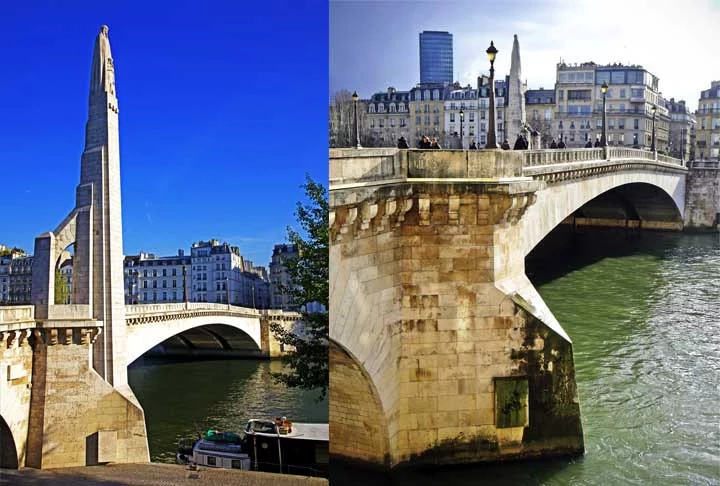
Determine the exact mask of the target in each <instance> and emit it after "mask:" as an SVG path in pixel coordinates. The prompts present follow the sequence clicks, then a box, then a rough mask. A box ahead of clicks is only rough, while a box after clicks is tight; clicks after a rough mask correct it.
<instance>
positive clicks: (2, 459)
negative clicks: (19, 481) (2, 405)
mask: <svg viewBox="0 0 720 486" xmlns="http://www.w3.org/2000/svg"><path fill="white" fill-rule="evenodd" d="M0 468H5V469H17V468H18V456H17V449H16V448H15V441H14V440H13V435H12V431H11V430H10V427H9V426H8V424H7V422H5V419H4V418H3V417H1V416H0Z"/></svg>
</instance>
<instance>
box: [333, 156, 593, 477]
mask: <svg viewBox="0 0 720 486" xmlns="http://www.w3.org/2000/svg"><path fill="white" fill-rule="evenodd" d="M333 152H334V151H331V191H330V206H331V216H330V223H331V231H330V234H331V236H330V237H331V247H330V262H331V263H330V268H331V276H330V279H331V281H330V315H331V319H332V321H331V326H330V338H331V341H333V342H335V343H336V347H337V348H340V349H342V348H344V349H345V350H347V353H345V354H343V353H340V352H335V353H331V354H330V380H331V386H330V390H331V394H332V396H331V409H330V423H331V424H332V425H331V438H330V444H331V446H330V447H331V454H332V455H333V457H335V458H336V459H342V460H346V461H350V462H360V463H364V464H367V465H373V466H379V467H386V466H389V467H402V466H406V465H412V466H418V465H445V464H458V463H469V462H480V461H497V460H505V459H510V458H521V457H529V456H545V455H552V454H581V453H582V452H583V438H582V428H581V424H580V416H579V405H578V399H577V390H576V388H575V379H574V366H573V361H572V345H571V343H570V342H569V339H568V338H567V335H565V333H564V331H562V328H561V327H560V326H559V324H558V323H557V321H555V320H554V318H553V317H552V314H551V313H550V312H549V310H547V308H546V307H545V305H544V303H542V299H540V297H539V295H537V292H535V290H534V288H532V285H531V284H530V282H529V281H528V280H527V278H526V277H525V275H524V257H525V255H524V252H523V250H522V247H523V245H522V244H520V243H519V242H518V241H517V239H518V238H520V236H521V235H520V232H519V229H518V224H517V223H518V221H519V220H520V219H521V218H522V216H523V214H524V212H525V210H526V208H527V207H528V206H530V205H532V204H533V202H534V200H535V192H536V191H537V190H538V188H539V187H540V184H539V183H537V182H535V181H533V180H532V179H530V178H524V177H522V176H521V173H520V172H521V170H522V159H521V157H522V156H521V154H518V153H509V152H500V151H497V152H493V151H484V152H479V153H473V152H451V153H449V154H448V153H443V154H442V156H443V158H444V159H441V158H440V157H438V155H437V153H436V154H433V153H428V152H425V153H419V154H413V155H414V156H416V157H418V158H419V160H410V159H408V158H407V152H403V151H401V152H400V153H393V151H376V150H373V151H362V152H357V151H342V153H335V154H333ZM338 152H339V151H338ZM333 155H339V156H341V157H342V161H341V162H340V163H342V164H344V165H343V166H342V167H338V166H333V160H332V157H333ZM360 167H364V168H365V169H366V171H365V173H366V174H368V173H372V172H373V171H377V172H375V176H373V177H370V178H369V179H365V180H360V181H358V179H362V177H360V178H358V177H357V176H354V177H353V179H354V180H353V181H352V182H350V183H348V182H349V180H348V179H350V178H346V179H345V180H343V177H342V176H343V171H344V170H345V169H347V170H349V171H355V172H356V174H357V171H358V168H360ZM334 169H335V170H334ZM473 171H475V174H474V175H475V177H472V178H471V177H468V174H469V173H471V172H473ZM484 171H487V172H489V174H485V173H483V172H484ZM345 174H347V172H345ZM403 174H404V177H402V178H401V177H398V176H402V175H403ZM333 175H335V176H339V177H337V178H336V181H335V184H334V187H333V180H332V177H333ZM413 175H415V177H412V176H413ZM433 175H434V176H436V177H432V176H433ZM438 175H439V176H440V177H437V176H438ZM463 176H464V179H462V180H457V178H460V177H463ZM384 178H385V179H387V182H385V181H383V180H382V179H384ZM373 179H374V180H373ZM448 179H455V180H448ZM346 355H347V356H352V357H354V360H355V361H356V362H355V363H354V364H356V367H360V368H361V369H362V373H361V374H358V371H357V370H356V369H355V370H354V371H353V369H354V368H353V363H352V360H348V359H347V356H346ZM361 375H362V376H365V377H366V378H367V380H365V381H366V382H365V381H364V380H362V379H359V377H360V376H361ZM352 376H355V377H356V378H355V379H352ZM369 391H373V392H374V393H376V395H377V396H376V397H375V396H373V394H369ZM361 395H365V396H366V398H365V399H363V400H361V399H360V398H359V397H360V396H361ZM368 395H370V396H368ZM374 402H377V403H378V406H377V407H372V406H369V405H359V404H361V403H363V404H372V403H374ZM373 413H374V414H375V416H374V417H373V416H372V414H373ZM378 435H379V437H374V436H378ZM371 436H372V438H371ZM359 437H362V439H361V440H360V442H361V443H362V444H365V445H367V446H369V447H365V446H363V447H359V446H350V445H351V444H357V443H358V438H359ZM385 442H386V443H387V453H386V454H383V453H382V451H383V449H382V447H380V446H379V445H378V444H383V443H385Z"/></svg>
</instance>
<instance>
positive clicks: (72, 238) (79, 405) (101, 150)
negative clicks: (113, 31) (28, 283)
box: [25, 25, 150, 468]
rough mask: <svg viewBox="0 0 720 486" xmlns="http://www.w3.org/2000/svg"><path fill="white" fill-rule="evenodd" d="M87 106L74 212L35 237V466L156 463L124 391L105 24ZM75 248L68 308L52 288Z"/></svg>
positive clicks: (113, 116) (114, 129)
mask: <svg viewBox="0 0 720 486" xmlns="http://www.w3.org/2000/svg"><path fill="white" fill-rule="evenodd" d="M88 105H89V109H88V120H87V124H86V125H85V149H84V151H83V153H82V157H81V161H80V184H78V186H77V189H76V190H75V207H74V208H73V210H72V211H71V212H70V214H69V215H68V216H67V217H66V218H65V219H64V220H63V222H62V223H60V224H59V225H58V227H57V228H55V230H54V231H51V232H47V233H45V234H42V235H40V236H38V237H37V238H35V258H34V259H33V285H32V302H33V304H34V305H35V320H36V321H37V326H36V328H35V329H34V330H33V333H32V346H33V358H32V359H33V364H32V391H31V397H30V407H29V410H30V413H29V418H28V434H27V449H26V454H25V465H26V466H29V467H36V468H53V467H71V466H83V465H93V464H103V463H107V462H147V461H149V460H150V457H149V451H148V443H147V430H146V427H145V414H144V412H143V409H142V407H141V406H140V404H139V403H138V401H137V399H136V398H135V395H134V394H133V392H132V390H131V389H130V387H129V386H128V382H127V364H128V363H127V359H126V351H125V347H126V330H125V326H126V322H125V299H124V282H123V252H122V248H123V246H122V219H121V205H120V150H119V138H118V101H117V97H116V95H115V67H114V64H113V59H112V53H111V51H110V42H109V40H108V28H107V26H105V25H103V26H102V27H101V28H100V32H99V33H98V35H97V37H96V39H95V49H94V52H93V59H92V68H91V71H90V97H89V99H88ZM71 248H74V259H73V284H72V292H71V294H70V295H71V301H70V303H67V302H66V301H64V300H63V297H62V295H61V294H63V293H62V292H59V293H58V294H57V295H56V293H55V282H56V279H57V281H58V282H62V279H61V278H59V274H58V268H59V265H60V263H61V262H62V261H63V260H64V259H65V258H67V255H68V250H69V249H71ZM56 299H57V300H56ZM61 300H62V301H61Z"/></svg>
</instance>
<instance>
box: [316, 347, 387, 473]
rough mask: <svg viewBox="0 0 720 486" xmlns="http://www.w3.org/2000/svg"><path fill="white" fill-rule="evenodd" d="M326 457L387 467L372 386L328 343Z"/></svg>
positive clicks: (382, 428)
mask: <svg viewBox="0 0 720 486" xmlns="http://www.w3.org/2000/svg"><path fill="white" fill-rule="evenodd" d="M329 359H330V405H329V407H330V410H329V412H330V413H329V415H330V424H331V425H330V454H331V455H332V456H333V457H334V458H336V459H343V460H346V461H350V462H362V463H365V464H367V463H370V465H372V466H376V467H387V466H389V462H390V459H389V445H388V435H389V434H388V428H387V420H386V418H385V413H384V412H383V408H382V404H381V403H380V399H379V397H378V393H377V390H376V388H375V385H374V384H373V382H372V379H371V378H370V377H369V376H368V374H367V372H366V371H365V370H364V369H363V367H362V365H361V364H360V363H358V361H357V359H355V358H354V357H353V356H352V355H351V354H350V353H349V352H348V351H347V350H346V349H344V348H343V347H342V346H341V345H340V344H338V343H336V342H335V341H332V340H331V341H330V352H329Z"/></svg>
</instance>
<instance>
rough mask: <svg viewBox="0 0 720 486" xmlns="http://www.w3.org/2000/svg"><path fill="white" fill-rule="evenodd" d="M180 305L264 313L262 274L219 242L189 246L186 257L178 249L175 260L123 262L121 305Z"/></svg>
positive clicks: (266, 295)
mask: <svg viewBox="0 0 720 486" xmlns="http://www.w3.org/2000/svg"><path fill="white" fill-rule="evenodd" d="M184 301H188V302H213V303H223V304H227V303H230V304H232V305H238V306H243V307H252V308H259V309H266V308H269V307H270V305H271V302H270V283H269V281H268V277H267V271H266V270H265V268H263V267H259V266H255V265H253V263H252V262H251V261H249V260H245V259H244V258H243V257H242V255H240V250H239V249H238V247H236V246H231V245H229V244H227V243H220V242H219V241H218V240H209V241H200V242H197V243H193V245H192V248H191V250H190V255H189V256H188V255H185V252H184V251H183V250H179V251H178V254H177V255H175V256H166V257H158V256H156V255H153V254H149V253H140V254H139V255H133V256H127V257H125V303H126V304H152V303H168V302H184Z"/></svg>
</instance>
